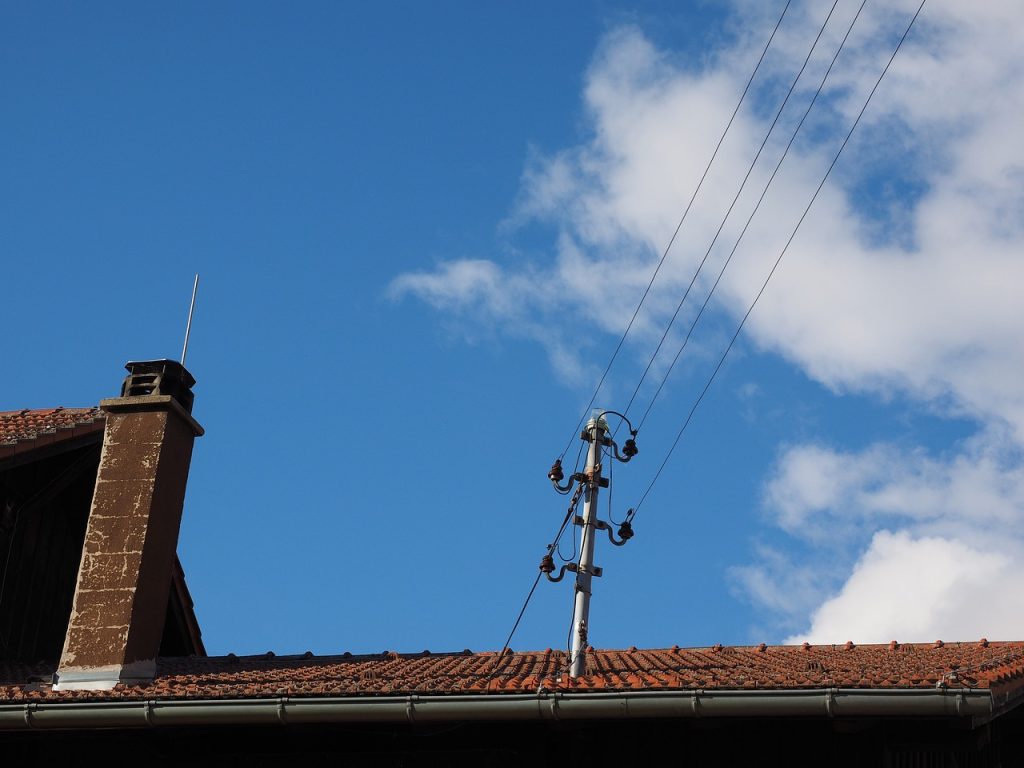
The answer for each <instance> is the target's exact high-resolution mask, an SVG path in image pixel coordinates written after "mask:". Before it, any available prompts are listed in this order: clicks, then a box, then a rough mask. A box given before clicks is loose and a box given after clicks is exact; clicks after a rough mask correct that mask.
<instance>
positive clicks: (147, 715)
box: [142, 699, 154, 728]
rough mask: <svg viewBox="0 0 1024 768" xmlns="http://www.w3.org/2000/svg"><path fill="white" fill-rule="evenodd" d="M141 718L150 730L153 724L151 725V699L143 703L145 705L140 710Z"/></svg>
mask: <svg viewBox="0 0 1024 768" xmlns="http://www.w3.org/2000/svg"><path fill="white" fill-rule="evenodd" d="M142 717H143V719H144V720H145V721H146V725H148V726H149V727H150V728H152V727H153V725H154V723H153V700H152V699H146V703H145V705H144V706H143V709H142Z"/></svg>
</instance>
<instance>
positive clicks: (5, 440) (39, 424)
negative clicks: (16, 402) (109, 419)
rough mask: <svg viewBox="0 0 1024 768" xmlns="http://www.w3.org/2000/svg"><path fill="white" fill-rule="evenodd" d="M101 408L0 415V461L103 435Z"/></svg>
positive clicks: (1, 413)
mask: <svg viewBox="0 0 1024 768" xmlns="http://www.w3.org/2000/svg"><path fill="white" fill-rule="evenodd" d="M103 419H104V416H103V412H102V411H101V410H100V409H99V408H95V407H93V408H41V409H36V410H30V409H28V408H25V409H23V410H20V411H0V459H2V458H5V457H7V456H11V455H14V454H16V453H25V452H28V451H31V450H35V449H37V448H40V447H42V446H48V445H52V444H54V443H59V442H62V441H65V440H70V439H73V438H78V437H82V436H84V435H87V434H90V433H93V432H102V431H103V423H104V421H103Z"/></svg>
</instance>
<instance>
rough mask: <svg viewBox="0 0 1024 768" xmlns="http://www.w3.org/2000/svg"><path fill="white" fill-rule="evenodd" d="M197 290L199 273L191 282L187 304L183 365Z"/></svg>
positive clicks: (182, 350) (183, 363)
mask: <svg viewBox="0 0 1024 768" xmlns="http://www.w3.org/2000/svg"><path fill="white" fill-rule="evenodd" d="M198 290H199V273H198V272H196V281H195V282H194V283H193V284H192V303H191V304H189V305H188V323H187V324H186V325H185V346H183V347H182V348H181V364H182V365H185V353H186V352H188V335H189V334H190V333H191V332H192V311H193V310H194V309H195V308H196V292H197V291H198Z"/></svg>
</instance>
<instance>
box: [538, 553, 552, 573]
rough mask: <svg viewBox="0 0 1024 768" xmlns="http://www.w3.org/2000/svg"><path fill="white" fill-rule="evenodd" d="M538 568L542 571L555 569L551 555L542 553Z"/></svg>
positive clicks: (548, 571) (549, 571)
mask: <svg viewBox="0 0 1024 768" xmlns="http://www.w3.org/2000/svg"><path fill="white" fill-rule="evenodd" d="M540 570H541V572H542V573H552V572H553V571H554V570H555V560H554V558H553V557H551V555H544V557H542V558H541V559H540Z"/></svg>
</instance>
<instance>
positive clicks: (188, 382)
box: [124, 360, 196, 389]
mask: <svg viewBox="0 0 1024 768" xmlns="http://www.w3.org/2000/svg"><path fill="white" fill-rule="evenodd" d="M124 369H125V370H126V371H128V373H131V374H135V373H169V374H171V375H172V376H175V378H178V379H180V380H181V383H182V384H184V385H185V386H186V387H188V388H189V389H192V387H194V386H195V385H196V380H195V377H194V376H193V375H192V374H191V373H189V372H188V368H186V367H185V366H184V365H182V364H181V363H179V362H178V361H177V360H135V361H129V362H127V363H125V364H124Z"/></svg>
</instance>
